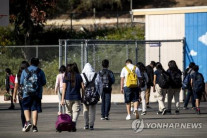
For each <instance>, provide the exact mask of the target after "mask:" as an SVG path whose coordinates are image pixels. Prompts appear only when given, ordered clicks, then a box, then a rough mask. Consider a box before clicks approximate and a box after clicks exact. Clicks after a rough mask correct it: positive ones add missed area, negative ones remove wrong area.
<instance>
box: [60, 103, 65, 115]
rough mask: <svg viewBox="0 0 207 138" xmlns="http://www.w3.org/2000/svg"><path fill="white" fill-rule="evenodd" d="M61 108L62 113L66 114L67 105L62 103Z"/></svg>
mask: <svg viewBox="0 0 207 138" xmlns="http://www.w3.org/2000/svg"><path fill="white" fill-rule="evenodd" d="M60 110H61V113H62V114H65V112H66V111H65V105H61V106H60Z"/></svg>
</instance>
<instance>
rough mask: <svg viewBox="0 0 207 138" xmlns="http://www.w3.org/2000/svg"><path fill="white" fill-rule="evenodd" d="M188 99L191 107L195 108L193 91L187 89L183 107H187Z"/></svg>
mask: <svg viewBox="0 0 207 138" xmlns="http://www.w3.org/2000/svg"><path fill="white" fill-rule="evenodd" d="M190 97H191V102H192V107H195V99H194V95H193V91H192V90H191V89H188V93H187V96H186V99H185V104H184V107H187V106H188V103H189V100H190Z"/></svg>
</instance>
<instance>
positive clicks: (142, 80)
mask: <svg viewBox="0 0 207 138" xmlns="http://www.w3.org/2000/svg"><path fill="white" fill-rule="evenodd" d="M141 76H142V78H141V79H139V83H140V87H141V88H143V87H145V85H146V79H145V76H144V73H142V72H141Z"/></svg>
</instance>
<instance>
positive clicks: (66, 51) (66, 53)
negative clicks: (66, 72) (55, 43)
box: [65, 40, 67, 66]
mask: <svg viewBox="0 0 207 138" xmlns="http://www.w3.org/2000/svg"><path fill="white" fill-rule="evenodd" d="M65 66H67V40H65Z"/></svg>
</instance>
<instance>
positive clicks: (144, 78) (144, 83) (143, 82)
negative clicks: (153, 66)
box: [137, 62, 148, 115]
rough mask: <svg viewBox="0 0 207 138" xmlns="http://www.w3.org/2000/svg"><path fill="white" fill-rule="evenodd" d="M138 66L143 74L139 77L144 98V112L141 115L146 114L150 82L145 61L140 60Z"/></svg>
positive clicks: (142, 97)
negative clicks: (147, 90) (147, 92)
mask: <svg viewBox="0 0 207 138" xmlns="http://www.w3.org/2000/svg"><path fill="white" fill-rule="evenodd" d="M137 67H138V68H139V70H140V74H141V76H142V77H141V78H140V79H139V82H140V83H139V86H140V89H141V99H142V113H141V115H146V113H147V112H146V100H145V98H146V95H145V94H146V89H147V82H148V76H147V72H146V68H145V66H144V64H143V63H141V62H138V63H137Z"/></svg>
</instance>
